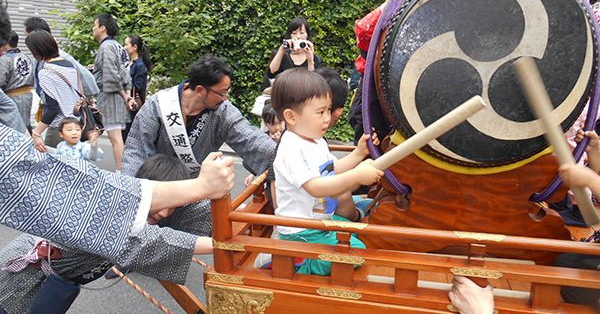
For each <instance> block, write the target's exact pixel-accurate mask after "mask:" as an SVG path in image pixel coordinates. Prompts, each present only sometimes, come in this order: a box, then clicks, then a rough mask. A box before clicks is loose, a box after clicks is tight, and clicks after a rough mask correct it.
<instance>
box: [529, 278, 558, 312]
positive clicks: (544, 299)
mask: <svg viewBox="0 0 600 314" xmlns="http://www.w3.org/2000/svg"><path fill="white" fill-rule="evenodd" d="M561 300H562V298H561V297H560V286H559V285H548V284H541V283H535V282H532V283H531V296H530V298H529V301H530V303H531V307H532V308H533V309H535V310H556V309H557V308H558V305H559V304H560V302H561Z"/></svg>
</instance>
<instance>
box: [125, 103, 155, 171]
mask: <svg viewBox="0 0 600 314" xmlns="http://www.w3.org/2000/svg"><path fill="white" fill-rule="evenodd" d="M158 106H159V105H158V99H157V97H156V95H154V96H152V97H149V98H148V101H147V102H146V104H145V105H144V106H142V108H141V109H140V111H138V113H137V115H136V118H135V119H134V120H133V123H132V124H131V129H130V130H129V135H128V136H127V141H126V142H125V150H124V151H123V169H122V172H123V174H126V175H130V176H135V174H136V173H137V171H138V169H139V168H140V167H141V166H142V164H143V163H144V161H145V160H146V159H148V157H150V156H153V155H154V154H156V152H157V149H156V142H157V140H158V137H159V135H160V129H161V121H160V119H161V118H160V117H161V115H160V110H159V107H158Z"/></svg>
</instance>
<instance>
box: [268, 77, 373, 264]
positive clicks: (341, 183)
mask: <svg viewBox="0 0 600 314" xmlns="http://www.w3.org/2000/svg"><path fill="white" fill-rule="evenodd" d="M330 93H331V91H330V89H329V87H328V85H327V82H326V81H325V80H324V79H323V78H322V77H321V76H320V75H319V74H316V73H314V72H310V71H307V70H305V69H290V70H287V71H285V72H284V73H282V74H280V75H279V76H278V77H277V80H276V81H275V84H274V85H273V91H272V95H271V103H272V105H273V108H275V110H276V111H277V114H278V115H279V117H280V118H281V119H282V120H284V121H285V124H286V126H287V132H284V133H283V135H282V136H281V140H280V143H279V148H278V150H277V156H276V157H275V162H274V163H273V168H274V170H275V188H276V198H277V206H278V207H277V209H275V214H276V215H279V216H286V217H296V218H311V219H339V220H346V219H344V218H341V217H336V216H334V215H333V214H334V212H335V213H337V214H341V215H342V216H348V213H341V212H339V210H341V209H342V208H338V206H337V205H338V204H337V199H336V197H337V196H339V195H342V194H344V193H346V192H348V191H351V190H352V189H354V188H356V187H358V186H359V185H369V184H372V183H374V182H377V181H378V180H379V179H380V178H381V176H382V175H383V172H382V171H380V170H378V169H376V168H374V167H373V166H372V165H371V161H370V160H367V161H363V159H364V158H365V157H366V156H367V155H368V150H367V147H366V141H367V139H368V138H369V136H368V135H364V136H363V137H362V138H361V140H360V142H359V145H358V147H357V148H356V149H355V150H354V151H353V152H352V153H350V154H349V155H347V156H346V157H344V158H342V159H340V160H336V158H335V157H334V156H333V155H332V154H331V153H330V152H329V149H328V147H327V144H326V143H325V141H324V140H323V135H324V134H325V132H326V131H327V129H328V128H329V122H330V120H331V95H330ZM351 210H354V209H353V208H351ZM277 231H278V232H279V234H280V238H281V239H283V240H291V241H301V242H310V243H322V244H330V245H335V244H337V239H336V234H335V232H328V231H321V230H307V229H302V228H292V227H286V226H278V227H277ZM350 244H351V246H352V247H357V248H364V247H365V246H364V244H363V243H362V242H360V240H358V238H356V237H352V238H351V241H350ZM297 272H298V273H305V274H319V275H329V274H330V272H331V263H330V262H325V261H319V260H310V259H309V260H305V261H304V263H303V264H302V265H301V266H299V267H298V268H297Z"/></svg>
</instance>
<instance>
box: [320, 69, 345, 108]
mask: <svg viewBox="0 0 600 314" xmlns="http://www.w3.org/2000/svg"><path fill="white" fill-rule="evenodd" d="M315 72H317V73H319V75H321V76H322V77H323V78H324V79H325V80H326V81H327V84H328V85H329V88H330V89H331V110H337V109H340V108H344V105H345V104H346V99H347V98H348V84H347V83H346V82H345V81H344V80H343V79H342V77H341V76H340V74H339V73H338V72H337V71H336V70H334V69H332V68H330V67H325V68H319V69H316V70H315Z"/></svg>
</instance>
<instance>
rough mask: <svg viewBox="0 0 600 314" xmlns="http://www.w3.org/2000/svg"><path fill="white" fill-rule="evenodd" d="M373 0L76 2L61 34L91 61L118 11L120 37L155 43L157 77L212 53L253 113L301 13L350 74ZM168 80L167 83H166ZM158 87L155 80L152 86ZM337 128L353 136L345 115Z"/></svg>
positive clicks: (177, 77) (324, 49)
mask: <svg viewBox="0 0 600 314" xmlns="http://www.w3.org/2000/svg"><path fill="white" fill-rule="evenodd" d="M379 2H380V1H374V0H329V1H327V0H311V1H308V0H288V1H263V0H206V1H192V0H76V5H77V8H78V12H76V13H73V14H65V17H66V19H67V21H68V22H69V26H68V28H66V29H65V30H63V34H64V35H65V37H66V38H68V40H69V42H68V43H66V45H67V46H66V47H67V50H68V51H69V52H70V53H72V54H73V55H74V56H75V57H76V58H78V59H79V60H80V61H81V62H82V63H84V64H85V63H92V62H93V56H94V51H95V50H96V49H97V47H98V43H97V42H95V41H94V39H93V37H92V35H91V32H92V31H91V30H92V25H93V21H94V16H95V15H96V14H99V13H103V12H108V13H111V14H113V16H115V17H117V20H118V23H119V26H120V28H121V32H120V35H119V38H118V39H119V40H120V42H123V39H124V38H125V37H126V36H127V35H128V34H139V35H140V36H142V38H144V40H145V41H146V42H147V44H148V46H149V47H150V50H151V53H152V59H153V61H154V63H155V68H154V70H153V72H152V77H166V78H167V79H166V80H162V83H160V84H162V85H163V86H158V88H162V87H165V86H166V85H170V84H174V83H177V82H179V81H181V80H182V79H183V78H184V77H185V72H186V69H187V67H188V66H189V65H191V64H192V62H193V61H194V60H195V59H197V57H198V56H200V55H202V54H205V53H209V52H210V53H213V54H215V55H218V56H220V57H222V58H224V59H225V60H226V61H227V62H228V63H229V65H230V66H231V67H232V69H233V70H234V76H235V77H234V82H233V88H232V92H231V95H230V98H231V99H232V102H234V104H236V106H238V108H240V110H242V111H243V112H244V113H245V114H247V116H249V114H248V112H249V111H250V108H251V107H252V104H253V103H254V98H255V97H256V96H258V95H259V94H260V87H261V83H262V78H263V74H264V71H265V69H266V67H267V64H268V61H269V58H270V56H271V52H272V50H273V49H275V48H276V47H278V45H279V44H280V43H281V40H282V38H283V33H284V32H285V30H286V28H287V23H288V22H289V21H290V20H291V19H292V18H293V17H295V16H304V17H306V18H307V20H308V21H309V23H310V24H311V28H312V29H313V32H314V36H313V41H314V43H315V51H316V53H317V54H319V55H320V56H321V57H323V60H324V63H325V64H326V65H327V66H330V67H333V68H335V69H336V70H338V71H339V72H341V73H342V75H343V76H344V77H348V76H349V74H350V72H351V69H352V65H353V62H354V59H355V58H356V56H357V55H358V48H356V39H355V35H354V21H355V20H356V19H359V18H361V17H362V16H364V15H365V14H367V13H368V12H369V11H370V10H372V9H373V8H375V7H376V6H377V5H379ZM164 84H166V85H164ZM154 87H155V88H157V86H154ZM340 122H343V123H340V125H339V126H338V127H337V128H336V129H334V130H332V131H331V133H330V136H333V137H336V138H337V139H341V140H348V139H350V138H351V136H350V135H351V134H352V131H351V130H349V126H348V124H347V120H343V121H340Z"/></svg>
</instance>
